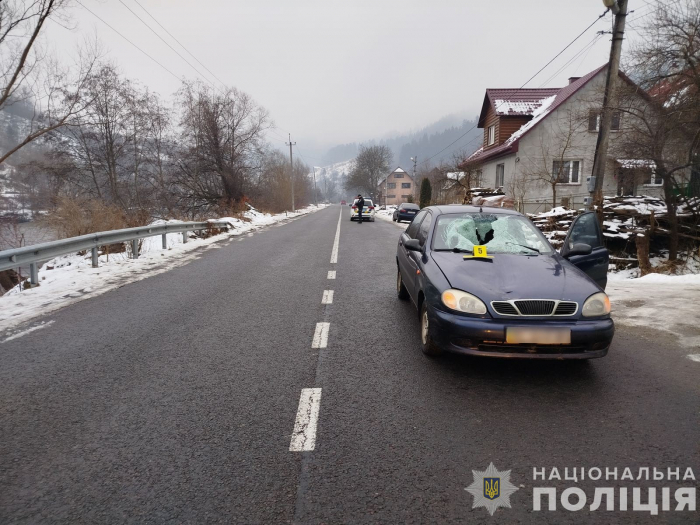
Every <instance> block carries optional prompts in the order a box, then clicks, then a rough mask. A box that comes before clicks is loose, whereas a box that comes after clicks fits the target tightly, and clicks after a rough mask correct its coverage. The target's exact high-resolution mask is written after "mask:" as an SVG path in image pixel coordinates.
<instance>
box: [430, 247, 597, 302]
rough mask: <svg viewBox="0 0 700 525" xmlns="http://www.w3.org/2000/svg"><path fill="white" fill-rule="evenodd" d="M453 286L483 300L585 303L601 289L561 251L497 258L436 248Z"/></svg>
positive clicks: (437, 256)
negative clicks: (478, 257) (477, 258)
mask: <svg viewBox="0 0 700 525" xmlns="http://www.w3.org/2000/svg"><path fill="white" fill-rule="evenodd" d="M431 257H432V258H433V260H434V261H435V263H437V265H438V266H439V267H440V269H441V270H442V273H443V274H444V275H445V277H446V278H447V280H448V281H449V283H450V286H451V287H452V288H457V289H459V290H464V291H465V292H469V293H472V294H474V295H476V296H477V297H479V298H480V299H481V300H482V301H486V302H489V301H507V300H510V299H560V300H565V301H577V302H579V303H581V302H582V301H584V300H585V299H587V298H588V297H589V296H590V295H591V294H594V293H596V292H598V291H600V290H599V288H598V286H597V285H596V284H595V283H594V282H593V281H591V280H590V279H589V278H588V276H587V275H586V274H585V273H583V272H582V271H580V270H579V269H578V268H576V267H575V266H574V265H572V264H571V263H570V262H568V261H567V260H565V259H563V258H562V257H561V256H559V255H557V254H553V255H537V256H526V255H514V254H494V255H493V259H488V260H486V261H484V260H474V259H466V260H465V259H464V254H463V253H452V252H432V253H431Z"/></svg>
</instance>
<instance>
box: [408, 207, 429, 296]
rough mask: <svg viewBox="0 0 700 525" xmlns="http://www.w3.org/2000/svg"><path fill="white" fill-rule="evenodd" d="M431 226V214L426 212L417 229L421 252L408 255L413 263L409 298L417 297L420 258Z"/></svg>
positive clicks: (420, 266)
mask: <svg viewBox="0 0 700 525" xmlns="http://www.w3.org/2000/svg"><path fill="white" fill-rule="evenodd" d="M432 226H433V214H432V213H431V212H428V213H427V214H426V216H425V217H424V218H423V220H422V221H421V223H420V226H419V227H418V234H417V236H416V238H417V239H418V242H419V243H420V246H421V249H422V251H420V252H416V251H412V252H411V254H410V257H411V261H412V262H413V265H414V266H415V268H414V270H413V282H412V283H411V288H409V290H410V293H411V296H413V297H418V291H419V290H418V288H419V286H418V285H419V282H420V279H419V278H418V270H420V269H421V268H422V265H421V258H422V257H423V253H425V251H424V250H425V244H426V243H427V242H428V235H429V234H430V228H431V227H432Z"/></svg>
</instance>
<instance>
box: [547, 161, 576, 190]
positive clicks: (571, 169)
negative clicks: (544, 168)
mask: <svg viewBox="0 0 700 525" xmlns="http://www.w3.org/2000/svg"><path fill="white" fill-rule="evenodd" d="M580 173H581V161H580V160H565V161H560V160H555V161H553V162H552V177H553V178H554V179H555V180H556V181H557V184H580V183H581V177H580Z"/></svg>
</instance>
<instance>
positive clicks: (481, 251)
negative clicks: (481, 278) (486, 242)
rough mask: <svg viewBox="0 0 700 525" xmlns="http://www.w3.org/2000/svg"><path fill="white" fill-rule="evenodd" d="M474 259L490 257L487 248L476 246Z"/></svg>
mask: <svg viewBox="0 0 700 525" xmlns="http://www.w3.org/2000/svg"><path fill="white" fill-rule="evenodd" d="M474 257H488V255H487V254H486V246H474Z"/></svg>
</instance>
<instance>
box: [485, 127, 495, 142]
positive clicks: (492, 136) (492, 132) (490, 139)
mask: <svg viewBox="0 0 700 525" xmlns="http://www.w3.org/2000/svg"><path fill="white" fill-rule="evenodd" d="M488 133H489V136H488V143H487V145H488V146H490V145H491V144H493V143H494V142H496V124H493V125H492V126H489V131H488Z"/></svg>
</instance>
